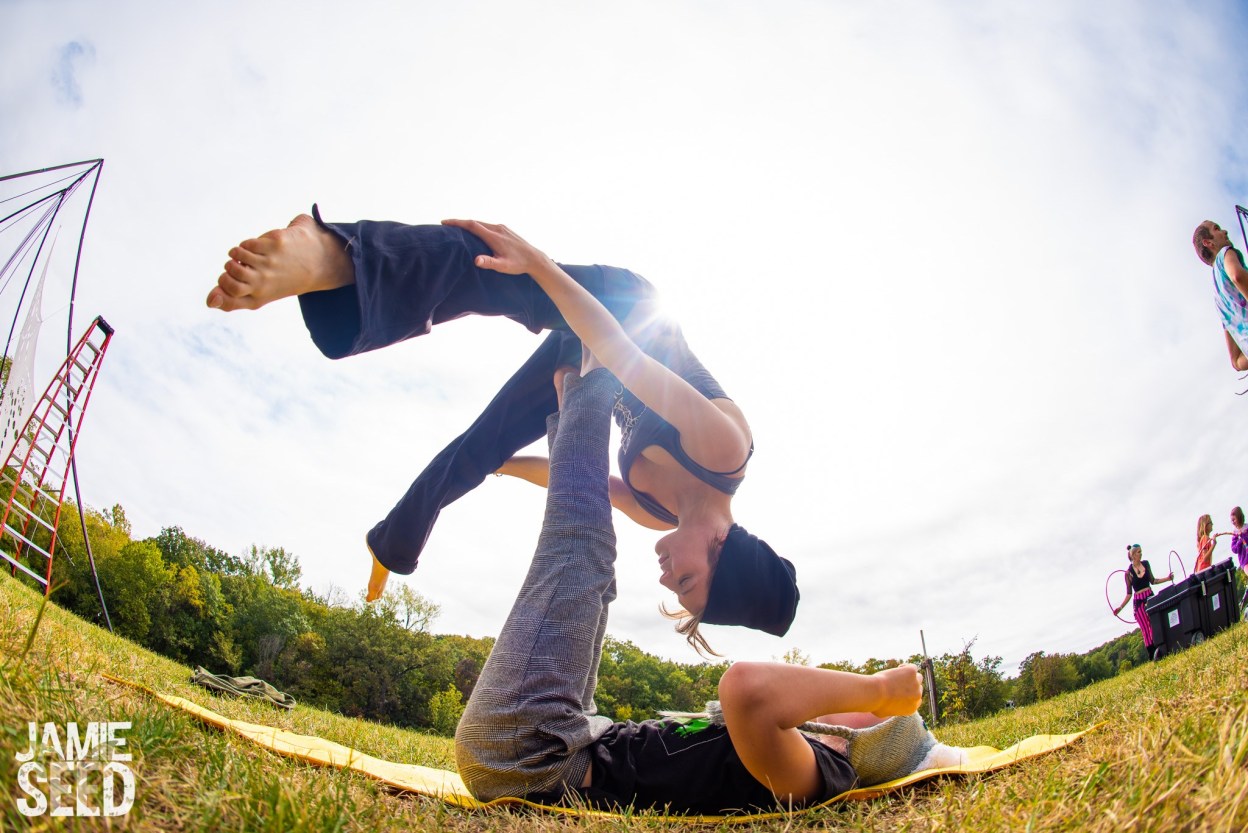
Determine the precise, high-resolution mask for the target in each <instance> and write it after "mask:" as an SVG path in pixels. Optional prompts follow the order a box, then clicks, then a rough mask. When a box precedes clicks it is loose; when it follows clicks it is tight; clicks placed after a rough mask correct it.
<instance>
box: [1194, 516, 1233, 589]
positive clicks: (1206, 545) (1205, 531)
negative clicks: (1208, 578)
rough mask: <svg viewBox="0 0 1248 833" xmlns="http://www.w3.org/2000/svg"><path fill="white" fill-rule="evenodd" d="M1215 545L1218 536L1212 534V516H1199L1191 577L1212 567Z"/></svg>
mask: <svg viewBox="0 0 1248 833" xmlns="http://www.w3.org/2000/svg"><path fill="white" fill-rule="evenodd" d="M1219 534H1221V535H1225V534H1226V533H1225V532H1223V533H1219ZM1217 545H1218V536H1217V535H1214V534H1213V516H1212V515H1201V516H1200V518H1198V519H1197V521H1196V564H1195V566H1193V567H1192V574H1193V575H1194V574H1196V573H1199V572H1200V571H1201V570H1208V569H1209V568H1210V567H1212V566H1213V549H1214V547H1216V546H1217Z"/></svg>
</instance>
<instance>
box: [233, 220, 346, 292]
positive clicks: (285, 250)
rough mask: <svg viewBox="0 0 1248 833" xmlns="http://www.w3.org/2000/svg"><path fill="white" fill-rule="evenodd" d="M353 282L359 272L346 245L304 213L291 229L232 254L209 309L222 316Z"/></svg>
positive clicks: (245, 243)
mask: <svg viewBox="0 0 1248 833" xmlns="http://www.w3.org/2000/svg"><path fill="white" fill-rule="evenodd" d="M352 283H355V269H354V267H353V266H352V264H351V258H350V257H349V256H348V255H347V252H346V249H345V248H344V247H343V244H342V241H341V240H340V239H338V237H337V236H336V235H335V234H334V233H333V232H331V231H328V230H326V229H324V228H322V227H321V226H319V225H318V224H317V222H316V220H314V219H312V218H311V217H310V216H308V215H307V214H300V215H299V216H298V217H296V218H295V219H293V220H291V222H290V225H289V226H287V227H286V228H284V229H274V230H273V231H268V232H265V233H264V234H262V235H260V236H259V237H257V238H253V239H251V240H244V241H243V242H242V243H239V244H238V245H237V246H235V247H234V248H232V249H230V259H229V260H228V261H226V264H225V271H224V272H222V273H221V276H220V277H219V278H217V285H216V287H214V288H213V290H212V291H211V292H209V293H208V306H209V307H212V308H213V309H219V310H222V311H223V312H232V311H233V310H238V309H259V308H260V307H262V306H264V305H265V304H267V303H270V302H272V301H276V300H278V299H280V298H289V297H290V296H292V295H302V294H303V293H305V292H315V291H317V290H321V289H336V288H338V287H340V286H347V285H349V284H352Z"/></svg>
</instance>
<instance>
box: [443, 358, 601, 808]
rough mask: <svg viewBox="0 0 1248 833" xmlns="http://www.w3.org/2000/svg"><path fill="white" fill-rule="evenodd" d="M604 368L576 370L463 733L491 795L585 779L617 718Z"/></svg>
mask: <svg viewBox="0 0 1248 833" xmlns="http://www.w3.org/2000/svg"><path fill="white" fill-rule="evenodd" d="M618 389H619V383H618V382H617V381H616V380H615V377H614V376H612V375H611V373H610V372H609V371H607V370H605V369H599V370H595V371H593V372H591V373H590V374H588V375H587V376H586V377H585V378H583V379H582V378H580V377H578V376H576V375H575V374H568V375H567V377H565V382H564V396H563V411H562V412H561V414H552V415H551V416H550V417H549V418H548V419H547V423H546V428H547V440H548V441H549V443H550V485H549V487H548V490H547V495H546V514H545V517H544V519H543V521H542V532H541V535H540V537H539V538H538V541H537V551H536V552H535V553H534V555H533V563H532V565H531V566H530V567H529V572H528V575H527V576H526V577H525V580H524V585H523V586H522V587H521V588H520V594H519V595H518V596H517V597H516V601H515V604H514V605H513V606H512V609H511V613H510V614H509V615H508V616H507V621H506V622H505V623H504V625H503V631H502V633H501V634H500V635H499V637H498V640H497V641H496V642H495V643H494V650H493V651H492V652H491V653H490V657H489V659H488V660H487V661H486V663H485V667H484V668H483V669H482V671H481V677H480V678H479V679H478V680H477V685H476V687H475V688H474V689H473V692H472V696H471V697H469V698H468V705H467V706H466V707H465V709H464V715H463V718H462V719H461V720H460V722H459V727H458V728H457V729H456V731H455V759H456V762H457V764H458V767H459V774H460V776H461V777H462V778H463V779H464V783H465V784H466V785H467V786H468V789H469V790H471V791H472V794H473V795H474V796H476V797H477V798H478V799H480V800H482V801H490V800H492V799H495V798H499V797H501V796H523V795H527V794H531V793H552V792H563V791H564V789H565V788H567V787H576V786H579V785H580V783H581V780H582V779H583V778H584V776H585V772H586V770H587V769H588V767H589V753H588V751H587V747H588V746H589V745H590V744H591V743H593V742H594V741H595V740H597V739H598V738H599V737H601V736H602V734H603V732H605V731H606V730H607V727H609V726H610V725H611V724H612V721H611V720H609V719H608V718H606V717H603V716H602V715H599V714H597V709H596V707H595V706H594V688H595V686H596V685H597V682H598V663H599V660H600V659H601V656H602V640H603V637H604V635H605V634H606V627H607V606H608V605H609V604H610V603H611V602H612V601H613V600H614V599H615V530H614V528H613V527H612V525H611V503H610V498H609V496H608V491H607V488H608V487H607V478H608V473H609V463H608V459H609V456H608V443H609V439H610V419H611V407H612V405H613V403H614V400H615V392H616V391H617V390H618Z"/></svg>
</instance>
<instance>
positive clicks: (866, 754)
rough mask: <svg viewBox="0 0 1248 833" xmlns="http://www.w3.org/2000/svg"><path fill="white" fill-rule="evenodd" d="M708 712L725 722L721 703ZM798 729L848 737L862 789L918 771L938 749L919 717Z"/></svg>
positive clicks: (806, 725) (851, 759)
mask: <svg viewBox="0 0 1248 833" xmlns="http://www.w3.org/2000/svg"><path fill="white" fill-rule="evenodd" d="M706 712H707V716H708V717H709V719H710V720H711V722H713V723H721V724H722V723H723V722H724V712H723V709H722V708H721V707H720V705H719V701H718V700H712V701H710V702H708V703H707V704H706ZM797 728H798V729H799V730H801V731H803V732H810V733H812V734H816V735H833V736H835V737H841V738H845V739H846V741H847V744H846V756H847V757H848V758H849V763H850V764H851V765H852V766H853V767H854V771H855V772H857V773H858V782H859V786H862V787H870V786H873V785H875V784H883V783H884V782H885V781H892V780H894V779H896V778H902V777H905V776H907V775H909V774H910V773H912V772H915V771H916V770H918V768H919V766H920V764H922V763H923V762H924V759H926V758H927V756H928V753H930V752H931V751H932V749H934V748H935V747H936V738H935V737H933V736H932V733H931V732H929V731H927V727H926V726H925V725H924V724H923V718H921V717H919V716H918V715H917V714H910V715H905V716H904V717H890V718H889V719H888V720H885V721H884V722H883V723H879V724H877V725H875V726H871V727H870V728H867V729H851V728H849V727H848V726H836V725H833V724H830V723H815V722H813V721H812V722H808V723H803V724H802V725H801V726H798V727H797Z"/></svg>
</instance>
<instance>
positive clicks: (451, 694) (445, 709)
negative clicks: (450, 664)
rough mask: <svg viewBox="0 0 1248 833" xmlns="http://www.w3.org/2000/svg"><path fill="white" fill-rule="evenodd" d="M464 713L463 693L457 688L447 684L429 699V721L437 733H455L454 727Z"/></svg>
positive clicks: (448, 734) (446, 734)
mask: <svg viewBox="0 0 1248 833" xmlns="http://www.w3.org/2000/svg"><path fill="white" fill-rule="evenodd" d="M463 715H464V700H463V695H461V694H460V693H459V689H458V688H456V687H455V686H454V684H452V685H448V686H447V687H446V689H445V690H444V691H439V692H438V693H437V694H435V695H433V697H432V698H430V700H429V722H430V724H431V725H432V726H433V730H434V731H435V732H437V733H438V734H439V735H445V736H447V737H449V736H451V735H454V734H455V727H456V726H458V725H459V719H460V718H461V717H463Z"/></svg>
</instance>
